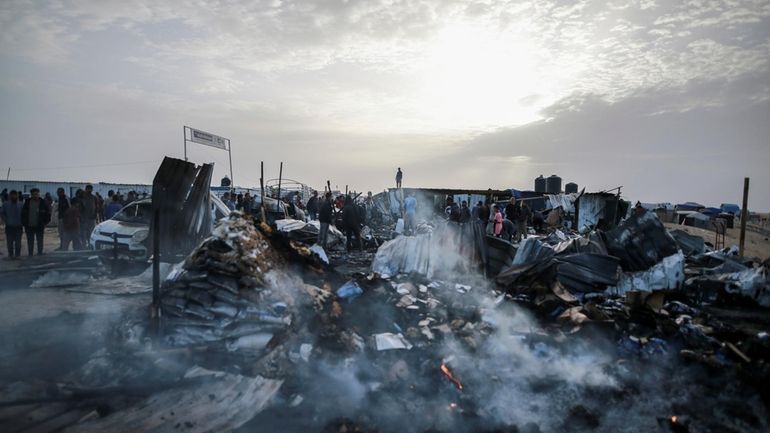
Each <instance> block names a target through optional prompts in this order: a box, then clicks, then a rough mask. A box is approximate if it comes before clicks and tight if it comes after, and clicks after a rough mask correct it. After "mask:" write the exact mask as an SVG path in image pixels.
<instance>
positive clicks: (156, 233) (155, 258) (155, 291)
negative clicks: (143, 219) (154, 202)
mask: <svg viewBox="0 0 770 433" xmlns="http://www.w3.org/2000/svg"><path fill="white" fill-rule="evenodd" d="M153 219H154V221H153V231H152V307H153V313H154V314H155V316H156V317H157V316H158V307H160V210H159V209H156V210H155V215H153Z"/></svg>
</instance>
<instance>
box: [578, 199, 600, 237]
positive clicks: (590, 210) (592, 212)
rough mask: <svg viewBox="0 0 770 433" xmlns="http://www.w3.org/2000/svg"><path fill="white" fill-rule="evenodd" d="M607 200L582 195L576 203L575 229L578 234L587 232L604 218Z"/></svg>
mask: <svg viewBox="0 0 770 433" xmlns="http://www.w3.org/2000/svg"><path fill="white" fill-rule="evenodd" d="M606 205H607V199H606V198H605V197H603V196H601V195H582V196H581V197H580V200H579V201H578V208H579V212H578V221H577V229H578V231H579V232H580V233H586V232H588V231H589V230H590V229H591V227H595V226H596V225H597V224H598V223H599V220H600V219H601V218H602V217H603V216H604V208H605V207H606Z"/></svg>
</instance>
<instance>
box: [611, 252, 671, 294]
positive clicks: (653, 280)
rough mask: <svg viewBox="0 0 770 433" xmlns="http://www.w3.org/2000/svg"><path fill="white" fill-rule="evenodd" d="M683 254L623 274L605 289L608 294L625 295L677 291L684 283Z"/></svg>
mask: <svg viewBox="0 0 770 433" xmlns="http://www.w3.org/2000/svg"><path fill="white" fill-rule="evenodd" d="M684 264H685V258H684V254H682V253H681V252H677V253H676V254H672V255H670V256H668V257H665V258H663V260H661V261H660V263H657V264H655V265H654V266H653V267H651V268H650V269H648V270H645V271H639V272H625V273H622V274H621V275H620V278H619V279H618V283H617V285H616V286H614V287H609V288H608V289H607V292H608V293H613V294H617V295H625V294H626V293H627V292H630V291H632V290H638V291H645V292H651V291H653V290H665V289H677V288H679V287H681V286H682V284H683V283H684V278H685V274H684Z"/></svg>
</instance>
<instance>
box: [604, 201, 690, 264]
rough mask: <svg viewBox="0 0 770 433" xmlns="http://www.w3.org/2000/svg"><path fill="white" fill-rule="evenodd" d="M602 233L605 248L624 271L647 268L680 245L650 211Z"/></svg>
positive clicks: (674, 251)
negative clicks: (617, 260)
mask: <svg viewBox="0 0 770 433" xmlns="http://www.w3.org/2000/svg"><path fill="white" fill-rule="evenodd" d="M604 235H605V245H606V246H607V251H608V252H609V254H610V255H612V256H615V257H617V258H619V259H620V266H621V267H622V268H623V270H624V271H627V272H638V271H646V270H647V269H650V268H651V267H653V266H655V264H657V263H659V262H660V261H661V260H663V258H664V257H668V256H671V255H673V254H676V253H677V251H679V245H677V243H676V241H675V240H674V238H673V237H671V235H670V234H669V233H668V231H667V230H666V228H665V227H664V226H663V223H661V222H660V220H659V219H658V217H657V216H656V215H655V214H654V213H652V212H645V213H643V214H641V215H633V216H632V217H631V218H629V219H627V220H625V221H623V222H622V223H621V224H620V225H619V226H618V227H616V228H614V229H612V230H610V231H608V232H605V234H604Z"/></svg>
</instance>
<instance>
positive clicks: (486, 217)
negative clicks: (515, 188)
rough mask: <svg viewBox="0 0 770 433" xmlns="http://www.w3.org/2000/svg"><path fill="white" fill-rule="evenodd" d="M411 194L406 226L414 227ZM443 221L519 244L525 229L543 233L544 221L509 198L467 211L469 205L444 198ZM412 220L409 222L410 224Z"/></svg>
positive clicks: (525, 203) (484, 202)
mask: <svg viewBox="0 0 770 433" xmlns="http://www.w3.org/2000/svg"><path fill="white" fill-rule="evenodd" d="M413 198H414V197H413V195H412V196H410V197H409V198H407V199H406V200H405V201H404V206H405V207H406V208H407V211H406V222H407V223H406V226H407V227H411V226H413V224H414V223H413V222H412V221H413V218H414V217H413V213H412V215H410V212H409V207H410V206H408V205H407V204H408V203H411V202H410V201H409V199H413ZM445 214H446V218H447V219H448V220H449V221H451V222H456V223H459V224H466V223H476V224H479V225H481V227H482V230H483V231H484V232H486V233H488V234H491V235H494V236H496V237H499V238H502V239H505V240H507V241H509V242H512V241H516V242H519V241H521V240H522V239H526V237H527V233H528V227H529V226H530V225H531V226H532V227H533V228H534V230H535V232H536V233H540V232H542V231H543V228H544V226H545V222H546V221H545V219H544V217H543V214H542V213H541V212H539V211H533V210H531V209H530V208H529V206H528V205H527V202H526V200H518V201H517V200H516V198H511V199H510V201H509V202H508V203H505V206H503V203H492V202H491V201H490V200H486V201H481V200H480V201H479V202H478V203H476V204H475V205H474V206H473V209H469V208H468V202H467V201H465V200H463V201H462V202H461V203H460V204H459V205H458V204H457V203H455V201H454V199H453V198H452V197H448V198H447V204H446V208H445ZM410 220H411V221H410Z"/></svg>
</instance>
